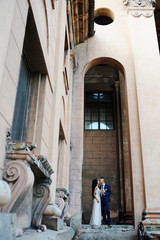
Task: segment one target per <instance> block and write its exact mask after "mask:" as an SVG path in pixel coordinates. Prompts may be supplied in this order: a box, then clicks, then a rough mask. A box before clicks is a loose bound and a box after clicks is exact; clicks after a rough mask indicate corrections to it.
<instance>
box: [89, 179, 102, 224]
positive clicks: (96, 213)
mask: <svg viewBox="0 0 160 240" xmlns="http://www.w3.org/2000/svg"><path fill="white" fill-rule="evenodd" d="M99 185H100V181H99V179H94V180H93V181H92V197H93V207H92V215H91V220H90V225H91V226H92V227H100V225H101V197H100V193H101V190H100V189H99Z"/></svg>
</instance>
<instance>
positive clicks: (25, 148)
mask: <svg viewBox="0 0 160 240" xmlns="http://www.w3.org/2000/svg"><path fill="white" fill-rule="evenodd" d="M34 148H35V144H33V143H27V142H13V141H12V140H11V137H10V133H9V131H8V133H7V144H6V150H7V151H6V162H5V169H4V174H3V178H4V180H5V181H6V182H7V183H8V184H9V186H10V188H11V200H10V201H9V202H8V204H7V205H5V206H3V207H2V208H1V209H0V211H2V212H14V213H16V215H17V226H18V227H22V228H28V227H30V225H31V224H32V226H33V227H35V228H38V227H43V229H44V228H45V226H40V224H41V219H42V216H43V212H44V210H45V208H46V207H47V205H48V203H49V202H50V189H49V185H50V184H51V182H52V180H51V174H53V172H54V171H53V169H52V166H51V164H50V163H49V161H48V159H47V158H46V157H45V156H41V155H39V156H36V155H35V154H34V152H33V151H32V150H33V149H34Z"/></svg>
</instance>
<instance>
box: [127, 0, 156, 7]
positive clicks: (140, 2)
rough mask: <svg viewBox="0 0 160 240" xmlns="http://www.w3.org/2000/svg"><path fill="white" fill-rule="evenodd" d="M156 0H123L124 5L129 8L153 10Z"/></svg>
mask: <svg viewBox="0 0 160 240" xmlns="http://www.w3.org/2000/svg"><path fill="white" fill-rule="evenodd" d="M153 3H156V0H123V5H124V6H127V7H134V8H135V7H136V8H137V7H138V8H144V7H146V8H152V7H153Z"/></svg>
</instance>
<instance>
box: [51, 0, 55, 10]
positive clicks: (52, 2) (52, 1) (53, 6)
mask: <svg viewBox="0 0 160 240" xmlns="http://www.w3.org/2000/svg"><path fill="white" fill-rule="evenodd" d="M51 4H52V8H53V9H55V5H54V0H51Z"/></svg>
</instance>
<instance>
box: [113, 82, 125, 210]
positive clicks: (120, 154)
mask: <svg viewBox="0 0 160 240" xmlns="http://www.w3.org/2000/svg"><path fill="white" fill-rule="evenodd" d="M115 89H116V105H117V135H118V158H119V175H120V176H119V178H120V196H121V198H120V201H121V211H122V212H125V197H124V177H123V156H122V134H121V119H120V82H115Z"/></svg>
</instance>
